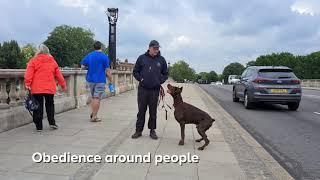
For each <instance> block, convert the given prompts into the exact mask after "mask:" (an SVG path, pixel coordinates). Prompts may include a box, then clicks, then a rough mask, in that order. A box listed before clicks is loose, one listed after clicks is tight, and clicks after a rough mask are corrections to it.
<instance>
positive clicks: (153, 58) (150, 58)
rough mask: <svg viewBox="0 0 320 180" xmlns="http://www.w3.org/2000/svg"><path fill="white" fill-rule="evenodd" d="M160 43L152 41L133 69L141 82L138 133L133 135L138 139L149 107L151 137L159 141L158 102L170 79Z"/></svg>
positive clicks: (136, 77)
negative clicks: (162, 89) (161, 87)
mask: <svg viewBox="0 0 320 180" xmlns="http://www.w3.org/2000/svg"><path fill="white" fill-rule="evenodd" d="M159 48H160V45H159V43H158V41H156V40H152V41H151V42H150V43H149V49H148V51H147V52H146V53H144V54H142V55H140V56H139V58H138V59H137V62H136V64H135V66H134V69H133V76H134V77H135V79H136V80H137V81H139V87H138V107H139V112H138V114H137V122H136V132H135V133H134V134H133V135H132V138H133V139H136V138H138V137H140V136H141V135H142V131H143V127H144V122H145V115H146V111H147V107H148V106H149V121H148V128H149V129H150V137H151V138H152V139H158V136H157V134H156V132H155V129H156V125H157V121H156V120H157V102H158V98H159V91H160V86H161V84H162V83H164V82H165V81H166V80H167V79H168V68H167V62H166V60H165V59H164V57H162V56H161V54H160V51H159Z"/></svg>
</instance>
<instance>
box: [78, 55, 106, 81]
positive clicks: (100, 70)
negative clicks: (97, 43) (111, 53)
mask: <svg viewBox="0 0 320 180" xmlns="http://www.w3.org/2000/svg"><path fill="white" fill-rule="evenodd" d="M80 64H81V65H84V66H86V67H88V73H87V81H88V82H91V83H106V69H107V68H109V66H110V65H109V64H110V63H109V58H108V56H107V55H106V54H104V53H103V52H101V51H92V52H91V53H89V54H88V55H86V56H85V57H84V58H83V59H82V61H81V62H80Z"/></svg>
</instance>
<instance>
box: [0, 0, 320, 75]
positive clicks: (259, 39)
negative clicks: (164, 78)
mask: <svg viewBox="0 0 320 180" xmlns="http://www.w3.org/2000/svg"><path fill="white" fill-rule="evenodd" d="M108 7H117V8H119V19H118V23H117V57H119V58H120V59H125V58H127V59H128V60H129V62H135V61H136V58H137V57H138V56H139V55H140V54H142V53H143V52H145V51H146V49H147V47H148V43H149V41H150V40H152V39H156V40H158V41H159V42H160V45H161V53H162V55H163V56H164V57H165V58H166V59H167V61H170V62H171V64H172V63H174V62H176V61H177V60H185V61H186V62H187V63H189V64H190V66H191V67H192V68H194V69H195V70H196V71H197V72H201V71H211V70H214V71H216V72H218V73H221V72H222V70H223V68H224V67H225V66H226V65H228V64H229V63H231V62H236V61H237V62H240V63H242V64H244V65H245V64H246V62H248V61H250V60H254V59H255V58H256V57H257V56H259V55H263V54H268V53H272V52H281V51H288V52H291V53H293V54H296V55H304V54H308V53H310V52H314V51H319V49H320V0H264V1H263V0H242V1H239V0H202V1H200V0H185V1H183V0H168V1H167V0H154V1H152V0H139V1H138V0H112V1H109V0H19V1H12V0H0V17H1V28H0V42H3V41H7V40H11V39H14V40H17V41H18V42H19V44H20V45H25V44H26V43H34V44H39V43H41V42H43V41H45V40H46V38H47V36H48V35H49V33H50V32H51V31H52V30H53V29H54V27H56V26H59V25H63V24H66V25H71V26H80V27H83V28H86V29H90V30H91V31H93V32H94V33H95V35H96V37H95V39H97V40H100V41H102V42H104V43H105V44H107V42H108V21H107V16H106V15H105V10H106V9H107V8H108ZM79 61H80V60H79Z"/></svg>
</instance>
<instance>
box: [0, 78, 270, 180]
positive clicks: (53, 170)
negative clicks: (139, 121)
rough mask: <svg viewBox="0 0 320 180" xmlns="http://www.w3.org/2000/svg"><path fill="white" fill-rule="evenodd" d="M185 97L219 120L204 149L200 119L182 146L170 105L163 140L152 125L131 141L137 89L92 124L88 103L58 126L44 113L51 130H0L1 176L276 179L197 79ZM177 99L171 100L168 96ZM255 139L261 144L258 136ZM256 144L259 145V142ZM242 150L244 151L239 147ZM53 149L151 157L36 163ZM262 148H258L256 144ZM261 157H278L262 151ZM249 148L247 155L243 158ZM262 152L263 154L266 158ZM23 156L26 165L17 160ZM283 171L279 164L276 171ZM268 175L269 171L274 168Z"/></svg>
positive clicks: (111, 101)
mask: <svg viewBox="0 0 320 180" xmlns="http://www.w3.org/2000/svg"><path fill="white" fill-rule="evenodd" d="M183 86H184V89H183V90H184V91H183V94H182V96H183V98H184V100H185V101H186V102H190V103H191V104H193V105H195V106H197V107H198V108H200V109H203V110H205V111H207V112H210V114H211V115H212V116H213V117H214V118H217V121H216V123H215V124H214V125H213V126H212V127H211V128H210V129H209V130H208V131H207V135H208V138H209V140H210V144H209V145H208V146H207V147H206V149H205V150H204V151H198V150H197V148H198V147H199V146H201V145H202V144H203V143H204V142H203V141H202V142H200V143H198V142H195V139H198V138H200V136H199V134H198V132H197V131H196V128H195V125H186V128H185V133H186V137H185V144H184V145H183V146H179V145H178V142H179V140H180V127H179V124H178V123H177V122H176V120H175V119H174V114H173V111H171V110H169V112H168V120H165V112H164V110H162V109H161V106H160V107H159V108H158V117H157V129H156V132H157V134H158V136H159V139H158V140H152V139H151V138H150V137H149V130H148V128H147V122H148V112H147V114H146V126H145V129H144V131H143V136H142V137H140V138H138V139H131V135H132V134H133V133H134V130H135V121H136V114H137V110H138V108H137V102H136V101H137V100H136V94H137V93H136V91H131V92H127V93H124V94H120V95H118V96H115V97H110V98H108V99H106V100H104V101H102V103H101V108H100V109H101V110H100V112H99V116H100V117H102V119H103V121H102V122H99V123H92V122H89V114H90V109H89V107H83V108H80V109H75V110H71V111H68V112H65V113H62V114H58V115H56V121H57V123H58V125H59V129H58V130H56V131H52V130H50V129H49V126H48V124H47V122H46V120H45V119H44V131H43V132H42V133H37V132H36V131H35V128H34V125H33V124H28V125H26V126H22V127H20V128H16V129H13V130H11V131H6V132H3V133H0V179H35V180H38V179H39V180H40V179H45V180H50V179H57V180H59V179H62V180H64V179H75V180H78V179H94V180H100V179H101V180H102V179H103V180H105V179H116V180H120V179H137V180H141V179H146V180H149V179H151V180H153V179H155V180H156V179H161V180H163V179H175V180H179V179H183V180H185V179H190V180H191V179H192V180H193V179H195V180H199V179H200V180H203V179H210V180H211V179H259V178H262V177H266V179H272V178H270V177H272V176H271V174H270V172H268V171H261V170H262V169H263V168H264V166H263V164H261V163H260V162H259V158H258V157H257V156H255V155H254V152H253V151H252V150H250V148H251V146H250V145H247V144H246V143H245V142H244V141H243V140H242V139H241V134H237V133H234V132H233V131H234V129H233V126H230V124H228V123H222V122H221V121H223V120H224V118H228V117H227V115H225V114H221V113H219V111H217V110H216V109H213V108H212V106H210V105H208V104H207V102H206V99H203V97H202V96H201V95H199V93H198V89H197V88H196V87H195V86H194V85H188V84H184V85H183ZM165 100H166V102H167V103H168V104H170V105H172V98H171V97H170V96H169V95H168V96H166V97H165ZM253 143H254V142H253ZM253 143H252V144H253ZM236 148H238V149H236ZM36 151H39V152H45V153H46V154H50V155H53V154H56V155H59V154H62V153H64V152H71V153H72V154H77V155H79V154H84V155H94V154H97V155H100V156H101V157H102V158H104V157H105V156H106V155H145V154H148V153H150V154H151V163H119V162H118V163H105V162H103V163H86V164H76V163H74V164H67V163H33V162H32V159H31V155H32V153H34V152H36ZM257 151H259V149H258V150H257ZM188 153H189V154H190V155H198V156H199V158H200V160H199V163H185V164H183V165H182V166H180V165H179V164H177V163H172V162H171V163H160V164H158V165H157V166H156V165H155V164H154V161H155V155H171V156H172V155H186V154H188ZM258 153H259V154H260V156H261V157H262V158H264V159H265V160H267V161H268V160H269V162H270V164H268V165H267V166H272V165H273V164H272V163H275V162H273V161H272V159H270V157H269V156H268V155H267V154H263V151H262V150H261V152H260V151H259V152H258ZM240 154H242V155H241V156H239V155H240ZM261 157H260V158H261ZM17 162H19V163H17ZM275 171H276V170H275ZM268 173H269V174H268Z"/></svg>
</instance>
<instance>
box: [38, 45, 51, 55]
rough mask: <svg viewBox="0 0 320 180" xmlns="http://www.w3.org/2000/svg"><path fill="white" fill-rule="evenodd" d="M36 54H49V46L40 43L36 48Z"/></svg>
mask: <svg viewBox="0 0 320 180" xmlns="http://www.w3.org/2000/svg"><path fill="white" fill-rule="evenodd" d="M36 54H37V55H38V54H50V51H49V48H48V47H47V46H46V45H44V44H40V45H39V46H38V48H37V52H36Z"/></svg>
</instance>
